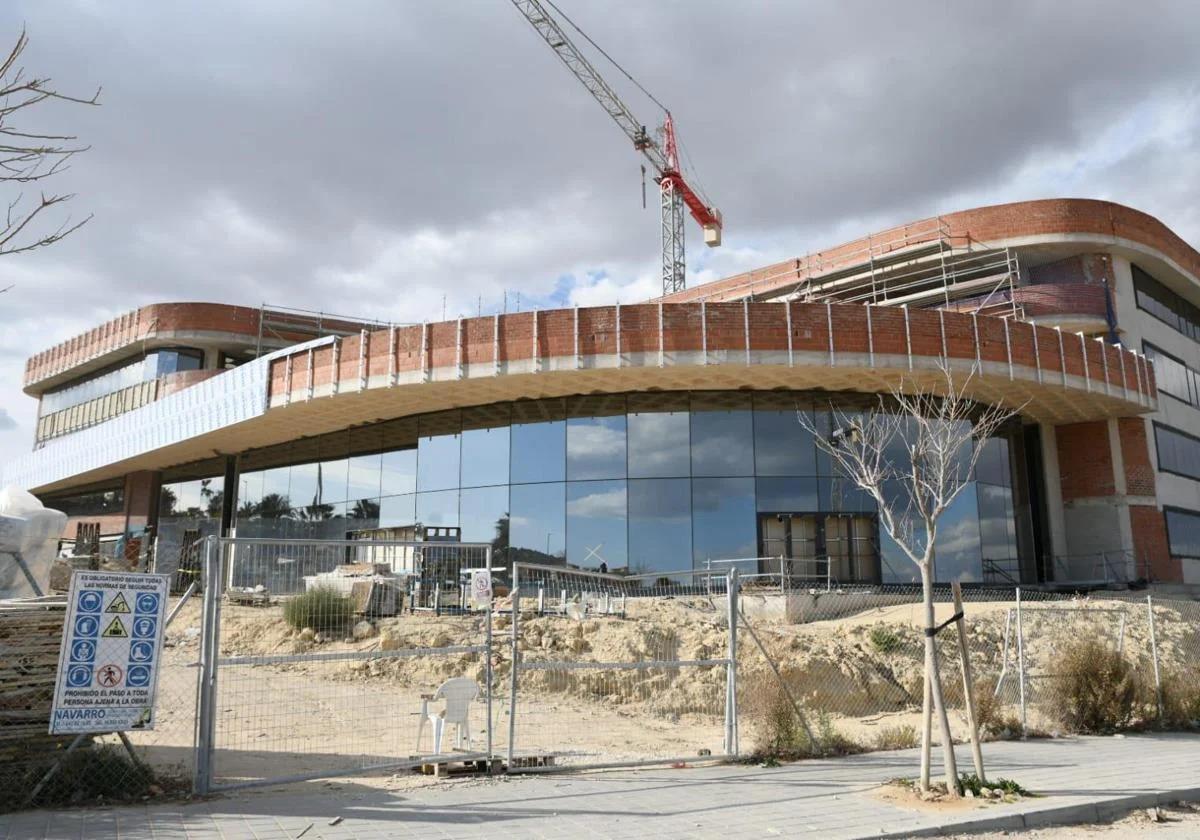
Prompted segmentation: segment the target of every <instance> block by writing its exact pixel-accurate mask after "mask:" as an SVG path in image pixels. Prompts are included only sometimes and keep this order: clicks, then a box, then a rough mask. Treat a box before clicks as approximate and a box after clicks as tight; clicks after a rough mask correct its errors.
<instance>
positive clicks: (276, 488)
mask: <svg viewBox="0 0 1200 840" xmlns="http://www.w3.org/2000/svg"><path fill="white" fill-rule="evenodd" d="M290 473H291V470H290V469H289V468H288V467H275V468H274V469H269V470H264V471H263V485H262V501H263V502H264V503H265V504H266V503H267V499H268V497H271V501H270V502H269V504H268V507H271V508H278V507H280V505H281V504H282V507H283V508H285V509H286V508H289V507H291V501H290V499H289V497H288V484H289V477H290Z"/></svg>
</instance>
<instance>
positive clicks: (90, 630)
mask: <svg viewBox="0 0 1200 840" xmlns="http://www.w3.org/2000/svg"><path fill="white" fill-rule="evenodd" d="M98 632H100V622H99V621H98V620H97V619H96V617H95V616H93V615H81V616H78V617H77V618H76V619H75V635H76V636H84V637H87V636H95V635H96V634H97V633H98Z"/></svg>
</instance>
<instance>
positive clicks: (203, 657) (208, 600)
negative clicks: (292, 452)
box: [192, 536, 221, 796]
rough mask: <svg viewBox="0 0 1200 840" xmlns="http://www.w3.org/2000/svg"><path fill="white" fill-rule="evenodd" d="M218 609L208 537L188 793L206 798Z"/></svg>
mask: <svg viewBox="0 0 1200 840" xmlns="http://www.w3.org/2000/svg"><path fill="white" fill-rule="evenodd" d="M220 605H221V563H220V546H219V544H218V541H217V538H216V537H212V536H209V537H206V538H205V541H204V604H203V608H202V618H201V639H200V673H199V676H198V683H197V686H196V694H197V706H198V708H197V712H196V766H195V770H194V775H193V777H192V790H193V792H194V793H195V794H196V795H197V796H205V795H207V794H208V792H209V789H210V788H211V787H212V754H213V744H214V741H213V736H214V730H215V729H216V726H215V723H216V717H215V705H216V699H217V690H216V689H217V655H218V653H219V651H220V639H219V633H220Z"/></svg>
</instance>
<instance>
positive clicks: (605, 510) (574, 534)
mask: <svg viewBox="0 0 1200 840" xmlns="http://www.w3.org/2000/svg"><path fill="white" fill-rule="evenodd" d="M625 512H626V498H625V482H624V481H571V482H568V483H567V562H568V563H570V564H571V565H573V566H581V567H584V568H589V569H594V568H599V567H600V564H602V563H603V564H604V565H605V566H606V567H607V568H608V569H609V570H614V569H619V568H623V567H625V566H626V565H627V563H628V561H629V556H628V550H627V541H628V531H627V523H626V518H625Z"/></svg>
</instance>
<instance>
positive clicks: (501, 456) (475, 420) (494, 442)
mask: <svg viewBox="0 0 1200 840" xmlns="http://www.w3.org/2000/svg"><path fill="white" fill-rule="evenodd" d="M508 422H509V412H508V406H507V405H503V406H500V407H499V410H497V407H495V406H488V407H487V408H486V409H465V410H464V411H463V438H462V486H463V487H488V486H491V485H495V484H508V463H509V442H510V434H509V426H508Z"/></svg>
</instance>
